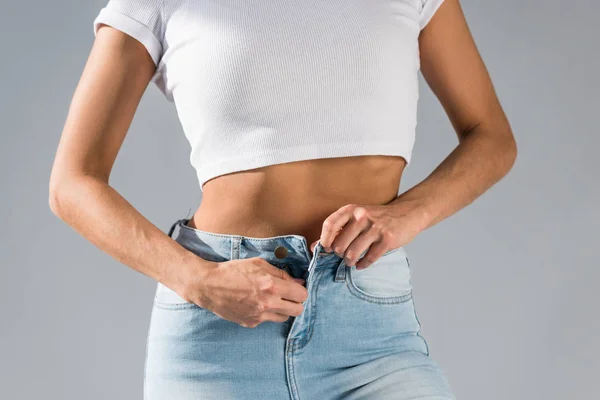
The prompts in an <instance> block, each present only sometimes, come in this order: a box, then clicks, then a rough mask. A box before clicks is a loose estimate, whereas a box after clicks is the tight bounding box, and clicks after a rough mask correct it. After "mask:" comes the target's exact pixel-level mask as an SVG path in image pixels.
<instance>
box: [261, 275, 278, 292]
mask: <svg viewBox="0 0 600 400" xmlns="http://www.w3.org/2000/svg"><path fill="white" fill-rule="evenodd" d="M274 286H275V280H274V279H273V276H271V275H265V276H263V277H262V278H261V279H260V282H259V289H260V291H261V292H266V293H270V292H271V291H272V290H273V287H274Z"/></svg>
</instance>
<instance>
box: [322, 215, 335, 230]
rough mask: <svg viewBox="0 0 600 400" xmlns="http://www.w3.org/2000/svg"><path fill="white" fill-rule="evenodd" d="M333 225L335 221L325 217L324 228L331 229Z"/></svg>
mask: <svg viewBox="0 0 600 400" xmlns="http://www.w3.org/2000/svg"><path fill="white" fill-rule="evenodd" d="M332 227H333V221H332V220H331V219H329V218H327V219H325V221H323V229H324V230H326V231H329V230H331V229H332Z"/></svg>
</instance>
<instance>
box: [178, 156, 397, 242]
mask: <svg viewBox="0 0 600 400" xmlns="http://www.w3.org/2000/svg"><path fill="white" fill-rule="evenodd" d="M405 166H406V161H405V159H404V158H403V157H400V156H383V155H369V156H352V157H339V158H323V159H315V160H304V161H295V162H289V163H284V164H275V165H269V166H266V167H262V168H256V169H252V170H247V171H239V172H234V173H231V174H226V175H221V176H218V177H215V178H213V179H211V180H209V181H207V182H206V183H205V184H204V186H203V188H202V189H203V198H202V201H201V204H200V206H199V207H198V209H197V210H196V212H195V213H194V215H193V216H192V217H191V220H190V221H189V222H188V226H190V227H192V228H197V229H200V230H204V231H209V232H214V233H221V234H235V235H242V236H250V237H260V238H264V237H271V236H279V235H288V234H296V235H302V236H304V237H305V238H306V240H307V242H308V245H310V244H311V243H312V242H314V241H315V240H318V239H319V238H320V236H321V230H322V224H323V221H324V220H325V218H327V217H328V216H329V215H330V214H332V213H333V212H334V211H336V210H338V209H339V208H340V207H342V206H344V205H346V204H364V205H373V204H386V203H388V202H390V201H392V200H393V199H395V198H396V196H397V195H398V191H399V187H400V179H401V176H402V172H403V171H404V168H405Z"/></svg>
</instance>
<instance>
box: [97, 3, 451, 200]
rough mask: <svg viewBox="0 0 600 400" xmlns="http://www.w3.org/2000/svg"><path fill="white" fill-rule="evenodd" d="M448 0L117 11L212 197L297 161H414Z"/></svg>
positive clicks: (114, 22)
mask: <svg viewBox="0 0 600 400" xmlns="http://www.w3.org/2000/svg"><path fill="white" fill-rule="evenodd" d="M442 2H443V0H368V1H367V0H304V1H283V0H220V1H199V0H198V1H194V0H169V1H166V0H109V1H108V3H107V5H106V6H105V7H104V8H102V9H101V10H100V13H99V14H98V16H97V17H96V19H95V20H94V24H93V25H94V34H96V33H97V31H98V28H99V25H100V24H101V23H103V24H106V25H110V26H112V27H114V28H116V29H119V30H121V31H123V32H125V33H126V34H128V35H130V36H132V37H134V38H135V39H137V40H138V41H140V42H141V43H142V44H143V45H144V46H145V47H146V49H147V50H148V53H149V54H150V55H151V56H152V59H153V60H154V62H155V64H156V66H157V69H156V72H155V75H154V77H153V78H152V81H153V82H154V83H155V84H156V86H157V87H158V88H159V89H160V90H161V92H162V93H163V94H164V95H165V97H166V98H167V99H168V100H169V101H171V102H174V103H175V106H176V109H177V113H178V116H179V119H180V121H181V124H182V127H183V130H184V133H185V135H186V137H187V139H188V141H189V143H190V145H191V153H190V162H191V164H192V166H193V167H194V168H195V169H196V172H197V175H198V180H199V183H200V187H201V189H202V185H203V184H204V183H205V182H206V181H208V180H209V179H212V178H214V177H217V176H220V175H223V174H227V173H231V172H236V171H242V170H249V169H254V168H258V167H263V166H267V165H273V164H280V163H287V162H293V161H300V160H307V159H317V158H330V157H344V156H356V155H375V154H381V155H396V156H402V157H404V158H405V159H406V161H407V163H410V161H411V155H412V150H413V146H414V142H415V128H416V121H417V103H418V97H419V92H418V71H419V68H420V62H419V47H418V36H419V32H420V30H421V29H423V28H424V27H425V26H426V25H427V23H428V22H429V21H430V20H431V18H432V17H433V15H434V13H435V12H436V11H437V9H438V8H439V6H440V5H441V4H442Z"/></svg>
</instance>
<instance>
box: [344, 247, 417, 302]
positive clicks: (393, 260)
mask: <svg viewBox="0 0 600 400" xmlns="http://www.w3.org/2000/svg"><path fill="white" fill-rule="evenodd" d="M342 262H343V261H342ZM410 278H411V272H410V264H409V261H408V255H407V253H406V250H405V249H404V248H403V247H399V248H398V249H395V250H392V251H390V252H388V253H386V254H384V255H383V256H381V257H380V258H379V259H377V260H376V261H375V262H374V263H373V264H371V265H370V266H369V267H367V268H365V269H361V270H359V269H356V266H352V267H346V286H347V288H348V290H349V291H350V293H351V294H353V295H354V296H355V297H358V298H359V299H361V300H364V301H369V302H373V303H381V304H393V303H402V302H405V301H408V300H410V299H411V298H412V284H411V281H410Z"/></svg>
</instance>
